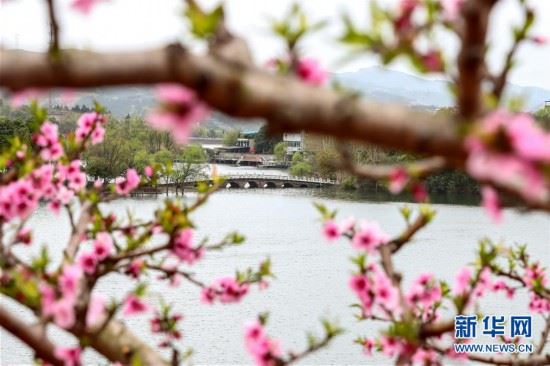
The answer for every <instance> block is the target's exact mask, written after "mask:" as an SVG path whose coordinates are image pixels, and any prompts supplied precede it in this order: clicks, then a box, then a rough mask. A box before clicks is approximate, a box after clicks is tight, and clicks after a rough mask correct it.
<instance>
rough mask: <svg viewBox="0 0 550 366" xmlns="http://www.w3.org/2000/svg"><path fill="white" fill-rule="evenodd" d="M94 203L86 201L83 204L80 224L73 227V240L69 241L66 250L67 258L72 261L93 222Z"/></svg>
mask: <svg viewBox="0 0 550 366" xmlns="http://www.w3.org/2000/svg"><path fill="white" fill-rule="evenodd" d="M92 206H93V205H92V203H91V202H90V201H86V202H84V203H82V207H81V209H80V217H79V219H78V222H77V223H76V226H73V228H74V229H73V232H72V234H71V238H70V239H69V243H68V244H67V248H66V249H65V256H66V257H67V258H68V259H70V260H72V259H73V258H74V256H75V255H76V252H77V251H78V246H79V245H80V243H81V242H82V236H83V235H85V234H86V228H87V227H88V224H89V223H90V220H91V217H92V215H91V210H92Z"/></svg>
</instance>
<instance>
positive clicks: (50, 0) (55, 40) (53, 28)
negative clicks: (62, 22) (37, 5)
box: [46, 0, 59, 56]
mask: <svg viewBox="0 0 550 366" xmlns="http://www.w3.org/2000/svg"><path fill="white" fill-rule="evenodd" d="M46 3H47V4H48V17H49V19H50V37H51V39H50V49H49V51H50V54H51V55H54V56H55V55H56V54H57V52H59V24H58V23H57V17H56V15H55V5H54V0H46Z"/></svg>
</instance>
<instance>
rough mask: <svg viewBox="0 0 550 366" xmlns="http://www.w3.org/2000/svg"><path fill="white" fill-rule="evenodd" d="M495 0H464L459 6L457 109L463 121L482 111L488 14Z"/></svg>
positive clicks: (474, 116)
mask: <svg viewBox="0 0 550 366" xmlns="http://www.w3.org/2000/svg"><path fill="white" fill-rule="evenodd" d="M496 1H497V0H467V1H465V2H464V3H463V5H462V18H463V21H464V24H463V28H462V34H461V37H462V48H461V50H460V53H459V55H458V74H459V75H458V107H459V110H460V114H461V115H462V116H463V117H464V118H466V119H472V118H476V117H478V116H479V114H480V113H481V112H482V102H483V98H482V97H483V95H482V92H483V91H482V87H481V84H482V81H483V78H484V77H485V74H486V65H485V51H486V47H487V46H486V44H485V43H486V36H487V28H488V23H489V15H490V14H491V10H492V8H493V5H494V3H495V2H496Z"/></svg>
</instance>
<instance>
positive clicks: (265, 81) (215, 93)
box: [0, 45, 466, 161]
mask: <svg viewBox="0 0 550 366" xmlns="http://www.w3.org/2000/svg"><path fill="white" fill-rule="evenodd" d="M0 60H1V62H0V85H1V86H4V87H7V88H9V89H12V90H18V89H24V88H27V87H31V86H32V87H43V88H48V87H54V86H55V87H77V88H84V87H98V86H107V85H108V86H116V85H126V84H134V85H135V84H156V83H164V82H179V83H182V84H184V85H186V86H187V87H189V88H192V89H194V90H195V91H197V93H198V94H199V95H200V96H201V98H202V99H203V100H204V101H206V102H207V103H208V104H210V106H212V107H213V108H216V109H218V110H220V111H223V112H225V113H228V114H230V115H232V116H235V117H245V118H246V117H250V118H252V117H255V118H257V117H260V118H265V119H267V120H268V121H269V122H270V127H272V128H273V129H274V130H281V131H282V130H284V131H289V132H292V131H302V130H307V131H309V132H312V133H316V134H324V135H333V136H335V137H337V138H340V139H348V140H354V141H359V142H362V143H365V142H369V143H374V144H379V145H382V146H386V147H393V148H399V149H401V150H405V151H409V152H416V153H426V154H429V155H440V156H443V157H446V158H448V159H449V160H459V161H463V160H464V159H465V158H466V151H465V150H464V147H463V144H462V140H461V138H460V137H459V136H458V134H457V132H456V126H455V124H454V121H453V120H452V119H449V118H444V117H442V116H433V115H431V114H427V113H423V112H419V111H414V110H412V109H410V108H407V107H403V106H400V105H393V104H380V103H374V102H368V101H363V100H360V99H357V98H353V97H349V96H346V95H342V94H340V93H337V92H335V91H332V90H328V89H322V88H316V87H312V86H308V85H305V84H304V83H302V82H300V81H298V80H295V79H293V78H290V77H283V76H278V75H272V74H270V73H267V72H264V71H262V70H259V69H257V68H254V67H252V66H243V65H242V64H237V63H233V62H230V61H227V60H224V59H221V58H219V57H215V56H211V55H205V56H197V55H193V54H191V53H189V52H187V51H186V50H184V49H183V48H181V47H180V46H177V45H174V46H169V47H167V48H165V49H157V50H151V51H142V52H127V53H105V54H100V53H93V52H85V51H64V52H63V54H62V55H61V58H60V60H59V61H58V62H56V63H51V62H50V61H49V59H48V57H47V55H46V54H43V53H33V52H27V51H13V50H2V51H0Z"/></svg>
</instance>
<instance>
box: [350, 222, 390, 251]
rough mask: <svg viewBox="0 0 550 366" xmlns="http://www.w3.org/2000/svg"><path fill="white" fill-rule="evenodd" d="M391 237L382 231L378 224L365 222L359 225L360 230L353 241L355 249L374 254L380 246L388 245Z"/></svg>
mask: <svg viewBox="0 0 550 366" xmlns="http://www.w3.org/2000/svg"><path fill="white" fill-rule="evenodd" d="M388 240H389V236H388V235H387V234H386V233H384V232H383V231H382V229H381V228H380V226H379V225H378V223H376V222H370V221H364V222H362V223H361V224H360V225H359V229H358V230H357V232H356V233H355V235H354V236H353V239H352V244H353V247H354V248H355V249H361V250H366V251H368V252H373V251H374V250H375V249H376V248H378V247H379V246H380V245H383V244H386V243H387V242H388Z"/></svg>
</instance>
